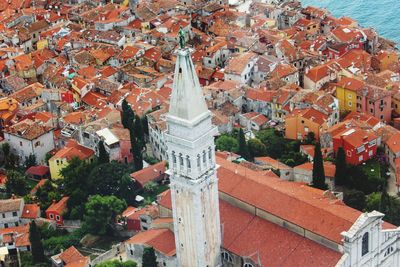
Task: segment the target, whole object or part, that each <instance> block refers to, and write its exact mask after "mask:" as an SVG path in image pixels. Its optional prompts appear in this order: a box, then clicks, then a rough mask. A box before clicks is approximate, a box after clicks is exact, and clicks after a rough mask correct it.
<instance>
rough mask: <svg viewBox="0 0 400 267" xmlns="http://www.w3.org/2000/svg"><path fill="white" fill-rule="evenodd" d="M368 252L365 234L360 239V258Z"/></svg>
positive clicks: (367, 241)
mask: <svg viewBox="0 0 400 267" xmlns="http://www.w3.org/2000/svg"><path fill="white" fill-rule="evenodd" d="M368 252H369V233H368V232H366V233H365V234H364V235H363V237H362V246H361V256H364V255H365V254H367V253H368Z"/></svg>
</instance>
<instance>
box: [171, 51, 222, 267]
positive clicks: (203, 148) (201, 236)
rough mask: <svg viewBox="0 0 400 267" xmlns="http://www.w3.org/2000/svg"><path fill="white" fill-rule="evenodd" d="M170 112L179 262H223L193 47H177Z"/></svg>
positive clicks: (200, 265)
mask: <svg viewBox="0 0 400 267" xmlns="http://www.w3.org/2000/svg"><path fill="white" fill-rule="evenodd" d="M176 54H177V59H176V66H175V77H174V84H173V91H172V96H171V101H170V108H169V114H168V115H167V127H168V130H167V137H166V139H167V146H168V157H169V167H170V171H171V178H170V179H171V194H172V210H173V219H174V231H175V244H176V252H177V258H178V265H179V266H182V267H207V266H208V267H215V266H220V247H221V230H220V217H219V201H218V179H217V175H216V164H215V146H214V135H215V134H216V133H217V128H216V127H215V126H214V125H212V123H211V112H210V111H209V110H208V108H207V105H206V102H205V99H204V96H203V92H202V89H201V87H200V84H199V80H198V77H197V74H196V71H195V68H194V65H193V62H192V59H191V57H190V51H189V49H187V48H184V44H181V48H180V49H178V50H177V52H176Z"/></svg>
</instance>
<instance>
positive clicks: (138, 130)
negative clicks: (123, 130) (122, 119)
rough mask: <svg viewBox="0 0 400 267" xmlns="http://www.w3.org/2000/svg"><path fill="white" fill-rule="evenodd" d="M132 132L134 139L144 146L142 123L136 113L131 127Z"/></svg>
mask: <svg viewBox="0 0 400 267" xmlns="http://www.w3.org/2000/svg"><path fill="white" fill-rule="evenodd" d="M133 132H134V133H135V137H136V140H137V141H138V142H140V143H141V146H142V147H143V146H144V132H143V125H142V121H141V119H140V117H139V116H138V115H136V116H135V122H134V127H133Z"/></svg>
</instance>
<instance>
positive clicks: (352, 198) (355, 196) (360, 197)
mask: <svg viewBox="0 0 400 267" xmlns="http://www.w3.org/2000/svg"><path fill="white" fill-rule="evenodd" d="M343 202H344V203H345V204H346V205H347V206H349V207H352V208H354V209H357V210H359V211H363V210H364V209H365V207H366V205H367V199H366V197H365V194H364V193H363V192H362V191H359V190H349V191H347V192H345V193H344V196H343Z"/></svg>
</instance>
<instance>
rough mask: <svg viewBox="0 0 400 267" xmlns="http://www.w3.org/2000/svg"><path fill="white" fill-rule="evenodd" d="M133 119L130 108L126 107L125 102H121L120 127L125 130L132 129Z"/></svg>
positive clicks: (126, 103) (133, 114)
mask: <svg viewBox="0 0 400 267" xmlns="http://www.w3.org/2000/svg"><path fill="white" fill-rule="evenodd" d="M134 119H135V113H134V112H133V110H132V108H131V106H129V105H128V102H126V100H125V99H124V100H122V125H123V126H124V128H125V129H132V128H133V120H134Z"/></svg>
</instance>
